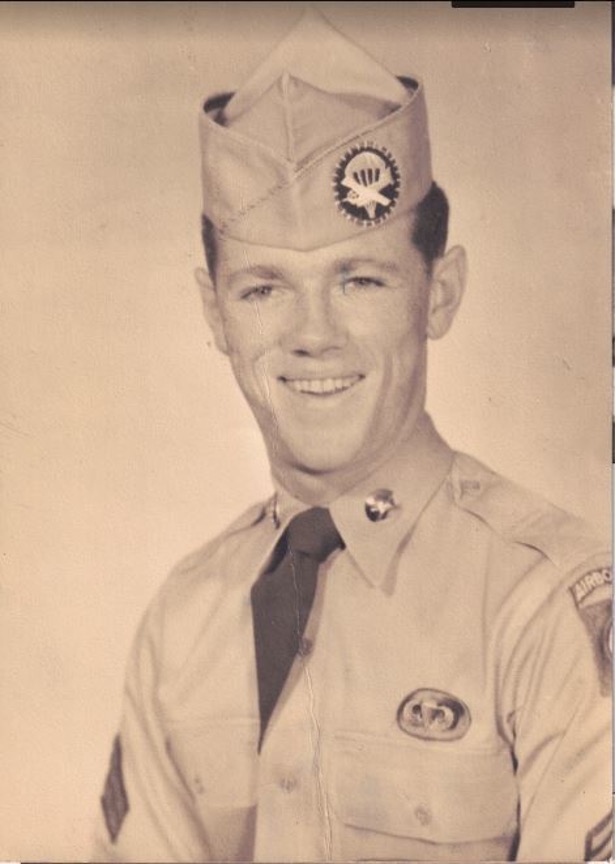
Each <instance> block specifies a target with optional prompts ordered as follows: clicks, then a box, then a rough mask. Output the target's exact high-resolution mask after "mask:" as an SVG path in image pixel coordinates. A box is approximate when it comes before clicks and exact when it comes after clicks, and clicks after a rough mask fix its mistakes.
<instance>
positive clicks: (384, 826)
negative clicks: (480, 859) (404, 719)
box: [333, 735, 517, 844]
mask: <svg viewBox="0 0 616 864" xmlns="http://www.w3.org/2000/svg"><path fill="white" fill-rule="evenodd" d="M333 758H334V766H335V786H334V806H335V807H336V809H337V812H338V815H339V818H340V820H341V822H342V823H344V824H345V825H347V826H351V827H354V828H359V829H363V830H364V831H374V832H379V833H381V834H389V835H393V836H398V837H404V838H413V839H415V840H418V841H424V842H428V843H437V844H439V843H440V844H461V843H474V842H475V843H476V842H478V841H487V840H490V839H493V838H506V837H512V836H513V834H514V833H515V830H516V825H517V789H516V784H515V778H514V774H513V766H512V761H511V757H510V754H509V752H508V751H507V750H506V749H502V750H496V751H476V750H475V751H468V750H463V749H462V748H461V747H459V746H456V744H455V743H454V742H450V743H448V744H443V743H440V742H432V741H425V742H415V741H408V742H407V741H400V742H396V741H391V740H387V739H379V738H372V737H370V736H359V735H345V736H343V737H342V736H341V737H339V738H338V739H337V740H336V742H335V745H334V754H333Z"/></svg>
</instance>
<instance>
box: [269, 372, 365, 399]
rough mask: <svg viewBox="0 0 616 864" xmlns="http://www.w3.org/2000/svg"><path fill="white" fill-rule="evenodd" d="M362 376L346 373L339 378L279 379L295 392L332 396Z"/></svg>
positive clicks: (347, 388) (347, 387)
mask: <svg viewBox="0 0 616 864" xmlns="http://www.w3.org/2000/svg"><path fill="white" fill-rule="evenodd" d="M362 378H363V376H362V375H346V376H344V377H340V378H281V379H280V380H281V381H282V382H283V383H284V384H286V386H287V387H289V389H290V390H293V391H294V392H295V393H303V394H307V395H309V396H333V395H335V394H337V393H344V391H345V390H350V388H351V387H354V386H355V385H356V384H358V383H359V381H361V380H362Z"/></svg>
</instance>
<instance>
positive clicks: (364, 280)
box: [342, 276, 385, 293]
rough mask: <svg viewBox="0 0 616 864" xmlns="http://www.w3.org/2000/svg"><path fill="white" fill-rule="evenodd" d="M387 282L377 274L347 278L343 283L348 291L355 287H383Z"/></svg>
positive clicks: (361, 288)
mask: <svg viewBox="0 0 616 864" xmlns="http://www.w3.org/2000/svg"><path fill="white" fill-rule="evenodd" d="M384 285H385V283H384V282H383V280H382V279H379V278H377V277H376V276H353V277H352V278H349V279H345V280H344V281H343V283H342V290H343V291H344V292H345V293H346V292H347V291H352V290H353V289H359V290H365V289H366V288H383V287H384Z"/></svg>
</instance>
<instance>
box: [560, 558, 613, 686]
mask: <svg viewBox="0 0 616 864" xmlns="http://www.w3.org/2000/svg"><path fill="white" fill-rule="evenodd" d="M612 582H613V577H612V569H611V568H610V567H601V568H597V569H595V570H590V571H589V572H588V573H585V574H584V575H583V576H581V577H580V578H579V579H577V580H576V581H575V582H574V583H573V585H571V586H570V587H569V591H570V592H571V596H572V597H573V601H574V603H575V606H576V608H577V611H578V614H579V616H580V618H581V619H582V621H583V622H584V625H585V627H586V630H587V632H588V635H589V637H590V641H591V644H592V650H593V654H594V657H595V662H596V664H597V668H598V671H599V683H600V687H601V693H602V695H604V696H608V695H609V694H610V692H611V682H612V662H613V659H614V624H613V612H612Z"/></svg>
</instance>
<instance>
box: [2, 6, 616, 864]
mask: <svg viewBox="0 0 616 864" xmlns="http://www.w3.org/2000/svg"><path fill="white" fill-rule="evenodd" d="M313 5H314V6H316V7H317V8H319V9H320V10H321V11H322V12H323V13H324V14H325V15H326V16H327V17H328V18H329V20H330V21H331V22H332V23H333V24H334V25H335V26H337V27H339V28H340V29H341V30H343V31H344V32H345V34H346V35H347V36H348V37H349V38H351V39H353V40H354V41H356V42H357V43H358V44H360V45H361V46H362V47H364V48H366V49H367V50H369V51H370V53H371V54H372V55H373V56H374V57H375V58H376V59H377V60H380V61H381V62H383V63H384V64H385V65H387V67H388V68H390V69H391V70H392V71H394V72H395V73H396V74H400V75H404V74H416V75H418V76H419V77H420V78H421V79H422V81H423V83H424V85H425V88H426V99H427V104H428V112H429V123H430V133H431V141H432V154H433V171H434V177H435V179H436V180H437V182H438V183H439V185H441V186H442V187H443V188H444V189H445V191H446V192H447V195H448V198H449V201H450V205H451V213H452V215H451V227H450V241H451V243H456V244H461V245H462V246H464V247H465V248H466V250H467V254H468V259H469V284H468V287H467V291H466V296H465V298H464V301H463V305H462V308H461V310H460V313H459V315H458V318H457V320H456V322H455V324H454V328H453V330H452V332H451V334H449V335H448V337H447V339H445V340H444V341H443V342H442V343H438V344H437V345H436V346H434V349H433V350H432V353H431V357H430V367H429V382H428V394H429V396H428V409H429V411H430V413H431V415H432V416H433V418H434V420H435V423H436V426H437V428H438V429H439V431H440V432H441V434H442V435H443V436H444V437H445V438H446V439H447V440H448V442H449V443H450V444H451V445H452V446H453V447H455V448H456V449H457V450H462V451H465V452H469V453H472V454H473V455H474V456H476V457H478V458H479V459H480V460H481V461H482V462H485V463H486V464H488V465H490V466H491V467H492V468H494V469H496V470H497V471H499V472H500V473H502V474H504V475H506V476H508V477H511V478H512V479H513V480H515V481H517V482H519V483H520V484H522V485H524V486H526V487H529V488H531V489H533V490H534V491H536V492H538V493H539V494H541V495H543V496H544V497H546V498H549V499H550V500H552V501H554V503H556V504H558V505H560V506H562V507H563V508H564V509H566V510H570V511H572V512H574V513H578V514H580V515H581V516H583V517H584V518H586V519H587V520H588V521H590V522H592V523H594V524H595V525H596V526H597V527H598V529H599V530H600V531H601V532H603V533H604V534H607V535H608V536H611V532H612V518H613V517H612V477H611V462H612V419H611V418H612V366H611V363H612V359H611V350H612V348H611V340H612V324H613V313H612V288H611V286H612V222H611V213H612V188H613V181H612V162H613V157H612V80H611V78H612V62H613V61H612V30H613V23H612V4H611V3H609V2H578V3H576V4H575V7H574V8H546V9H541V8H518V9H495V8H483V9H482V8H453V6H452V4H450V3H446V2H419V3H409V2H401V3H398V2H397V3H394V2H379V3H377V2H358V3H342V2H317V3H314V4H313ZM304 6H305V4H303V3H293V2H291V3H285V4H282V3H273V2H269V3H265V2H259V0H256V2H250V3H248V2H236V3H219V2H203V3H196V2H174V3H170V2H160V3H148V2H144V3H133V2H128V3H119V2H112V3H96V2H95V3H87V4H81V3H65V2H58V3H27V2H26V3H7V2H0V94H1V102H2V106H3V107H2V111H1V113H0V162H1V166H2V167H1V168H0V248H1V249H2V262H3V263H2V270H3V273H2V276H3V278H2V289H1V290H2V306H1V309H0V393H1V403H0V404H1V413H0V468H1V471H2V486H1V487H0V525H1V527H0V641H1V648H0V658H1V659H0V706H1V707H0V732H1V735H2V738H3V741H4V742H5V746H4V747H3V748H2V754H1V756H0V777H1V778H2V780H1V781H0V813H2V814H3V816H2V823H3V827H2V829H1V832H0V833H1V837H0V860H7V861H8V860H31V861H42V860H63V861H80V860H87V858H88V856H89V854H90V838H91V831H92V826H93V823H94V819H95V816H96V812H97V808H98V806H99V799H100V796H101V794H102V791H103V783H104V777H105V774H106V771H107V764H108V759H109V752H110V747H111V742H112V741H113V738H114V735H115V733H116V728H117V722H118V718H119V713H120V698H121V690H122V680H123V675H124V668H125V663H126V657H127V655H128V651H129V646H130V644H131V641H132V638H133V634H134V631H135V628H136V626H137V623H138V621H139V620H140V618H141V615H142V613H143V610H144V609H145V607H146V605H147V603H148V602H149V600H150V598H151V597H152V595H153V594H154V592H155V591H156V590H157V588H158V586H159V585H160V584H161V583H162V581H163V580H164V578H165V576H166V574H167V573H168V571H169V570H170V568H171V567H172V565H173V564H174V563H175V562H176V561H177V560H178V559H179V558H180V557H182V556H183V555H184V554H185V553H186V552H188V551H189V550H191V549H193V548H195V547H197V546H199V545H200V544H202V543H203V542H204V541H205V540H207V539H208V538H210V537H213V536H214V535H215V534H216V533H218V532H219V531H220V530H222V529H223V528H224V527H225V526H226V525H227V524H228V523H229V522H231V521H232V519H234V518H235V517H236V516H237V515H238V514H239V513H240V512H241V511H242V510H243V509H245V508H246V507H247V506H248V505H249V504H251V503H253V502H255V501H258V500H262V499H265V498H267V497H268V496H269V495H270V494H271V483H270V478H269V471H268V465H267V461H266V457H265V451H264V448H263V445H262V443H261V440H260V438H259V434H258V431H257V429H256V426H255V424H254V421H253V419H252V417H251V416H250V414H249V412H248V409H247V407H246V406H245V405H244V403H243V401H242V398H241V395H240V394H239V392H238V390H237V386H236V384H235V382H234V380H233V378H232V375H231V372H230V370H229V368H228V365H227V362H226V359H225V358H224V357H223V356H222V355H220V354H219V353H218V352H217V351H216V349H215V346H214V344H213V341H212V338H211V335H210V334H209V332H208V331H207V329H206V326H205V323H204V322H203V319H202V312H201V306H200V300H199V295H198V290H197V288H196V285H195V282H194V276H193V272H194V270H195V268H196V267H200V266H203V258H202V250H201V247H200V234H199V227H200V213H201V191H200V157H199V140H198V132H197V118H198V114H199V110H200V106H201V104H202V102H203V100H204V99H205V98H206V97H207V96H208V95H211V94H212V93H215V92H220V91H228V90H232V89H235V88H237V87H238V86H239V85H240V84H241V83H242V81H243V80H244V79H245V78H246V77H247V76H248V75H249V74H250V72H251V71H252V70H253V69H254V68H255V66H256V65H257V64H258V63H259V62H260V60H261V59H262V58H263V57H264V56H265V55H266V54H267V52H268V51H269V50H271V48H272V47H273V46H274V45H275V44H276V43H277V42H278V41H279V40H280V39H281V38H282V37H283V36H284V35H285V33H286V32H287V31H288V30H289V29H290V28H291V26H292V25H293V24H294V22H295V21H296V20H297V18H298V16H299V15H300V14H301V11H302V9H303V8H304Z"/></svg>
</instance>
